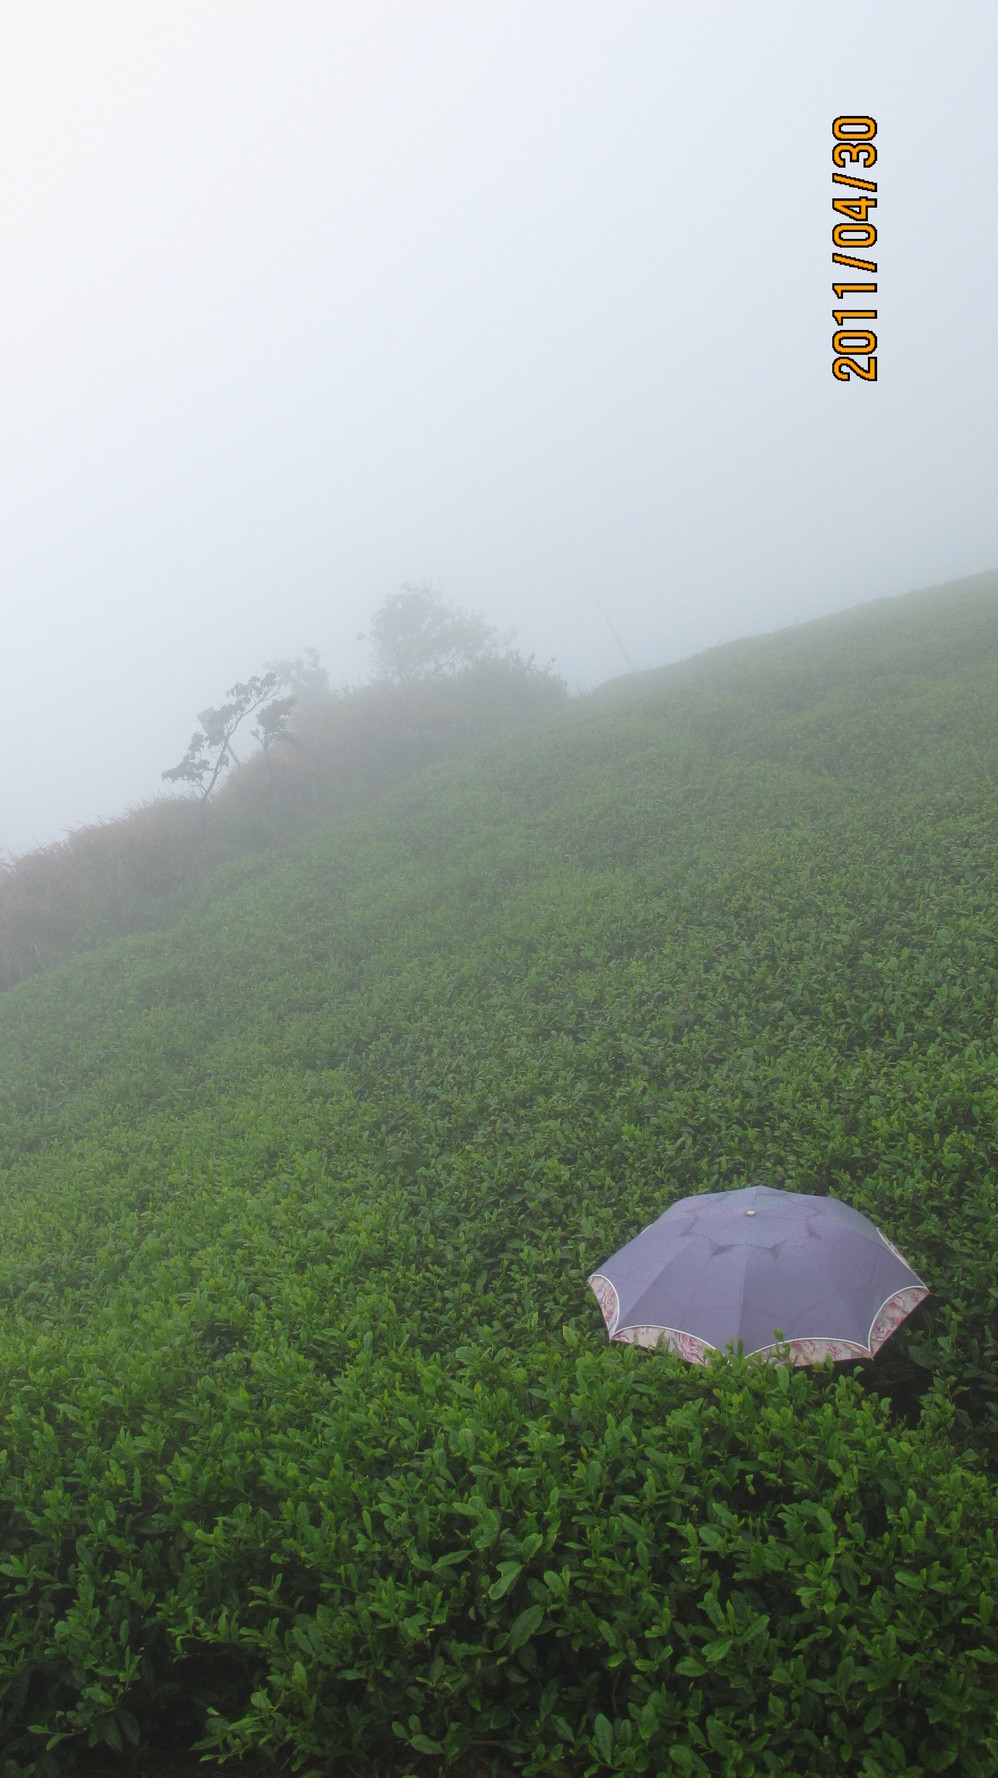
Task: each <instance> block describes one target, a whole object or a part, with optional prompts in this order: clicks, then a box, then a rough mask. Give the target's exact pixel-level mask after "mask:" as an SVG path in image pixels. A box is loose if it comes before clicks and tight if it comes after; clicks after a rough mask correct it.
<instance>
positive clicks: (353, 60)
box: [0, 0, 998, 854]
mask: <svg viewBox="0 0 998 1778" xmlns="http://www.w3.org/2000/svg"><path fill="white" fill-rule="evenodd" d="M0 44H2V54H0V152H2V158H3V166H4V169H5V172H4V175H3V180H2V183H0V205H2V218H0V220H2V238H3V240H4V243H5V269H4V276H3V279H2V280H0V321H2V327H3V337H4V339H5V341H6V344H7V350H6V352H5V353H4V355H3V370H2V378H3V384H2V403H0V453H2V471H3V489H4V498H3V501H2V505H0V552H2V562H3V570H4V572H3V585H4V597H5V618H6V622H5V631H6V635H7V637H8V638H9V646H8V649H7V656H6V658H7V664H8V674H7V688H6V690H7V719H8V734H9V736H10V737H11V742H10V744H9V746H8V753H7V771H6V774H5V784H4V795H3V799H2V806H0V846H3V847H5V848H7V849H9V850H10V851H11V852H12V853H14V854H17V853H20V852H23V851H25V850H27V849H28V848H30V847H32V846H34V845H36V844H44V843H47V842H49V841H51V840H53V839H56V838H59V837H60V836H61V835H62V834H64V833H65V832H66V831H68V830H71V829H72V828H75V827H77V826H79V825H81V824H83V823H86V822H89V821H92V820H95V819H98V818H100V817H104V816H111V815H113V814H115V813H118V812H120V811H121V810H123V809H124V808H126V807H127V806H129V805H130V804H131V803H133V802H134V801H136V800H138V799H141V798H146V797H150V796H153V795H156V794H158V793H159V792H160V791H161V790H162V788H163V787H162V784H161V780H160V773H161V771H162V770H163V769H164V768H165V767H167V766H170V765H172V764H174V763H175V761H176V760H177V759H179V757H180V756H181V754H182V752H183V749H184V747H185V745H186V743H187V740H188V738H189V736H190V734H191V732H192V729H193V728H194V726H195V721H196V713H197V711H198V710H200V709H203V708H204V707H206V706H207V705H210V704H214V703H217V702H218V701H219V700H220V699H221V698H222V697H223V695H224V692H225V690H226V688H227V687H228V686H229V685H231V684H232V683H233V682H234V681H236V680H238V679H245V678H247V677H248V676H249V675H250V674H253V673H256V672H259V671H260V670H261V669H262V667H263V664H264V663H265V662H266V661H267V660H269V659H272V658H274V657H279V656H288V655H295V654H299V653H301V651H302V649H303V648H304V647H306V646H309V645H312V646H315V647H317V648H318V649H319V650H320V653H321V656H322V661H323V664H324V665H325V666H326V667H327V668H328V670H329V673H330V678H331V680H332V682H333V684H334V685H340V684H344V683H348V682H354V683H355V682H358V681H360V680H362V679H364V678H366V677H368V676H369V673H370V661H369V656H368V653H367V650H366V646H365V644H364V643H363V642H361V641H359V640H358V636H359V635H360V634H361V633H362V632H365V631H366V629H367V627H368V625H369V622H370V618H371V614H372V613H373V612H374V611H375V610H376V609H377V608H378V606H379V605H380V604H381V603H382V601H383V600H384V598H385V597H386V596H387V595H388V594H390V593H393V592H395V591H397V590H398V588H399V586H400V585H401V584H402V583H412V582H417V581H421V580H423V579H430V580H432V582H433V584H434V585H435V586H436V587H437V588H438V590H439V592H440V593H441V595H442V596H443V597H444V598H445V599H446V600H448V601H450V602H452V603H453V604H455V605H458V606H460V607H462V608H464V609H467V610H472V611H477V612H481V613H482V614H483V615H484V617H485V618H486V619H487V621H488V622H489V623H490V624H493V625H495V626H497V627H498V628H499V629H501V630H503V631H506V630H513V631H515V633H516V640H517V645H518V647H519V648H520V649H521V650H522V651H523V652H524V653H528V654H533V655H535V656H536V658H537V659H538V660H539V661H546V660H548V659H551V658H553V659H554V661H555V663H556V665H557V668H558V671H559V672H560V673H561V674H562V675H563V676H564V677H565V678H566V679H567V680H568V681H569V683H570V684H571V685H572V686H573V687H576V688H580V689H585V688H588V687H590V686H593V685H595V684H596V683H598V682H599V681H601V680H603V679H606V678H608V677H611V676H614V675H616V674H619V673H621V672H623V671H626V670H628V669H629V668H631V667H635V668H643V667H652V666H658V665H661V664H664V663H666V662H668V661H671V660H676V659H680V658H682V657H684V656H686V655H689V654H692V653H695V652H698V651H699V650H702V649H704V648H707V647H710V646H712V645H714V644H716V643H719V642H722V641H725V640H728V639H733V638H735V637H740V636H744V635H748V634H754V633H759V632H761V631H766V630H771V629H775V628H779V627H782V626H784V625H787V624H793V623H798V622H802V621H805V620H807V619H809V618H812V617H817V616H822V615H825V614H827V613H829V612H831V611H835V610H840V609H844V608H846V607H848V606H851V605H856V604H858V603H861V602H863V601H865V600H869V599H874V598H880V597H884V596H892V595H895V594H901V593H904V592H906V591H908V590H910V589H912V588H915V587H918V586H925V585H931V584H936V583H939V582H942V581H946V580H951V579H955V578H958V577H960V576H962V575H968V574H972V573H976V572H979V571H980V570H982V569H986V568H990V567H994V566H996V565H998V502H996V501H995V498H994V491H993V458H994V447H993V433H994V418H993V407H994V398H995V391H996V370H998V344H996V338H995V329H994V322H993V317H994V314H995V312H996V309H998V292H996V245H995V230H994V217H995V214H996V212H998V171H996V169H998V113H996V110H995V106H994V99H993V90H992V88H993V69H994V67H995V65H996V63H998V11H996V9H995V8H994V6H993V5H992V4H989V3H985V0H980V3H976V0H972V3H968V0H962V3H961V0H952V3H951V4H950V5H948V6H947V7H946V8H942V7H939V6H935V5H927V4H925V5H921V4H918V3H913V0H904V3H903V4H902V3H901V0H896V3H882V4H881V5H880V6H878V7H877V8H876V10H875V11H873V10H872V9H868V10H867V11H866V12H865V13H864V14H863V18H862V24H861V26H858V25H856V24H854V23H852V22H850V17H849V15H847V14H845V13H843V12H842V10H841V8H832V7H829V6H823V5H811V6H807V7H802V6H801V5H800V4H799V3H790V0H780V3H772V0H756V3H754V4H753V5H752V6H751V7H732V6H731V5H729V4H719V3H717V0H690V3H689V4H686V3H681V0H657V3H655V4H643V3H640V0H634V3H627V0H624V3H622V4H617V3H614V4H610V3H609V0H604V3H602V4H592V3H588V0H546V3H545V0H540V3H538V0H524V3H519V0H501V3H499V0H480V3H479V4H476V5H474V6H467V5H462V4H459V3H457V0H453V3H447V0H423V3H422V4H420V5H419V6H412V5H405V4H402V3H395V4H392V3H387V0H365V4H364V5H362V6H361V5H357V4H355V3H354V0H350V3H349V4H345V3H344V4H337V3H330V0H326V3H322V4H318V3H311V0H290V3H283V0H282V3H281V4H277V0H239V3H238V4H237V3H236V0H198V3H197V4H190V3H180V4H177V3H176V0H171V3H170V4H169V5H165V4H163V5H160V4H156V3H153V0H145V3H144V4H143V5H142V6H141V7H127V6H125V5H122V4H114V3H109V0H93V3H92V4H90V5H88V6H87V7H86V8H79V7H76V6H74V5H71V4H68V3H67V4H56V3H50V0H32V3H31V4H10V5H8V6H6V7H5V9H4V14H3V20H2V22H0ZM843 113H863V114H869V115H872V116H874V117H875V118H876V120H877V129H878V133H877V148H878V160H877V168H876V178H877V182H878V194H877V195H878V207H877V210H876V214H875V221H876V224H877V229H878V244H877V249H876V258H877V260H878V263H879V273H878V294H877V298H876V305H877V310H878V321H877V323H876V327H877V333H878V340H879V350H878V361H879V363H878V380H877V382H876V384H874V385H863V384H858V383H856V382H850V383H848V384H846V385H841V384H839V383H836V382H835V381H834V380H833V378H832V375H831V364H832V356H833V354H832V348H831V335H832V331H833V322H832V318H831V311H832V307H833V299H832V292H831V280H832V275H833V274H832V266H831V252H832V246H831V227H832V223H833V221H834V220H835V219H834V218H833V215H832V211H831V198H832V185H831V173H832V164H831V147H832V128H831V126H832V120H833V118H834V117H835V116H837V115H840V114H843Z"/></svg>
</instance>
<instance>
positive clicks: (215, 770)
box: [162, 672, 295, 803]
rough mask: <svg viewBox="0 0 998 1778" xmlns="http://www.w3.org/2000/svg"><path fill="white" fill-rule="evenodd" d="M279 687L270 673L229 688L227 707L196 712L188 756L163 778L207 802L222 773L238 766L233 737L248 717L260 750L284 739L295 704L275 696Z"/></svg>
mask: <svg viewBox="0 0 998 1778" xmlns="http://www.w3.org/2000/svg"><path fill="white" fill-rule="evenodd" d="M280 683H281V681H280V680H279V678H278V676H277V674H276V673H273V672H271V673H264V674H262V675H255V676H254V677H253V678H252V679H247V680H246V681H245V682H244V683H240V684H239V685H232V686H230V687H229V690H228V691H227V692H226V694H225V695H226V697H227V698H228V700H229V702H228V703H226V704H221V705H220V706H219V707H218V709H214V708H212V709H208V710H201V711H199V712H198V721H199V722H200V724H201V727H200V728H199V729H195V731H194V733H193V735H192V736H191V739H190V744H189V746H188V748H187V752H186V753H185V754H184V757H183V759H182V760H181V761H180V764H179V765H175V766H170V768H169V770H168V771H165V772H163V773H162V776H163V777H164V778H169V779H171V780H172V781H173V783H175V784H177V783H186V784H190V785H192V786H193V788H194V789H195V790H196V792H197V794H198V796H199V797H200V798H201V801H202V802H203V803H205V802H207V801H208V798H209V797H210V795H211V793H212V791H213V790H214V788H215V785H216V784H217V783H218V780H219V778H220V777H221V775H222V773H223V772H224V771H227V770H228V767H229V766H230V764H232V762H233V761H234V762H235V764H236V765H239V763H240V761H239V756H238V754H237V753H236V751H235V748H234V747H233V745H232V737H233V735H234V734H235V732H236V730H237V729H238V728H239V726H240V724H241V723H242V722H244V721H245V720H246V718H247V717H248V716H254V715H255V716H256V720H257V726H256V727H255V728H254V730H253V735H254V737H255V739H256V740H257V741H259V742H260V745H261V746H262V747H271V746H272V745H273V743H274V742H275V741H278V740H281V739H283V738H284V737H285V735H286V728H287V721H288V717H289V715H290V713H291V708H292V706H293V704H294V701H295V700H294V697H293V696H288V697H279V696H276V695H275V693H276V692H277V688H278V686H279V685H280Z"/></svg>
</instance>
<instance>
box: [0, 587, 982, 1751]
mask: <svg viewBox="0 0 998 1778" xmlns="http://www.w3.org/2000/svg"><path fill="white" fill-rule="evenodd" d="M996 1020H998V576H984V577H979V578H978V579H976V580H974V581H971V582H964V583H960V584H958V585H957V586H956V587H953V588H949V589H942V590H937V591H935V592H932V593H928V594H918V595H911V596H910V597H908V598H905V599H900V600H894V601H889V602H883V603H879V604H876V605H873V606H870V607H863V608H861V609H859V610H857V611H854V612H852V613H848V614H846V615H845V616H843V617H838V618H834V619H828V620H825V621H823V622H821V623H816V624H810V625H807V626H804V627H802V628H800V629H798V630H793V631H788V632H784V633H782V634H780V635H776V636H771V637H766V638H761V639H757V640H755V641H753V642H751V643H745V644H741V645H736V646H733V647H730V648H725V649H721V650H717V651H713V652H711V653H710V654H708V655H706V656H703V657H700V659H698V660H696V661H694V662H691V663H687V664H686V665H684V666H683V667H681V668H676V669H671V670H663V671H662V672H660V673H655V674H646V675H641V676H639V677H637V678H636V679H634V680H630V681H627V682H624V683H621V684H620V685H619V686H617V687H609V688H606V689H605V691H604V692H603V694H602V695H601V696H600V697H598V698H593V699H588V700H584V701H583V700H578V701H576V702H575V703H573V704H572V705H570V706H569V707H567V708H565V709H563V710H561V711H559V712H556V713H554V714H552V715H550V716H545V717H543V718H542V719H540V720H539V721H538V722H537V723H535V724H533V725H532V726H530V727H527V728H523V729H521V730H520V731H519V732H517V733H516V734H513V735H509V736H506V737H505V738H499V739H495V738H493V739H492V740H491V741H489V742H488V744H487V745H483V746H482V747H480V748H479V749H477V750H475V751H473V752H472V753H470V754H468V755H467V756H466V757H463V758H461V759H455V760H452V761H450V762H446V763H443V764H440V765H437V766H435V767H432V768H430V769H425V770H422V771H420V772H418V773H416V774H415V775H414V776H413V777H411V778H410V779H409V780H408V781H407V782H405V783H403V784H401V785H398V786H397V787H396V788H394V789H393V790H391V791H390V792H388V794H387V795H385V796H384V797H383V798H382V799H381V800H380V801H378V802H377V803H376V804H372V806H370V807H368V808H365V809H359V810H353V811H348V812H345V813H343V814H341V815H339V816H337V817H336V818H335V819H333V820H330V821H327V822H325V823H324V824H323V825H320V826H318V827H316V828H315V830H314V831H313V832H311V833H310V834H308V835H307V836H305V837H304V838H302V839H300V840H299V841H297V842H296V843H294V844H289V845H288V846H286V847H285V848H283V849H281V850H271V851H269V852H267V853H264V854H261V855H260V856H258V857H256V858H254V859H248V860H245V861H243V862H239V863H233V864H229V865H226V866H224V867H222V868H221V869H219V870H218V871H216V872H215V873H214V875H212V876H211V877H210V878H209V879H208V880H207V882H206V883H205V885H204V886H203V887H202V888H201V889H200V890H199V891H198V892H197V894H196V896H194V897H193V898H192V901H191V905H190V906H189V908H188V909H187V911H186V912H185V914H184V916H183V917H182V918H181V919H179V920H176V921H174V923H173V924H171V925H169V926H167V927H165V928H163V929H161V930H158V931H155V932H146V933H143V934H141V935H139V936H133V937H131V938H125V939H122V940H120V941H118V942H116V943H112V944H108V945H106V946H105V947H104V948H102V949H100V950H97V951H94V952H93V953H91V954H90V955H87V956H83V957H78V958H76V959H74V960H71V961H68V962H66V963H64V964H62V965H59V966H57V967H53V968H51V969H49V970H47V971H46V972H44V973H42V974H39V975H36V976H35V977H34V978H33V979H30V980H27V981H24V982H21V983H20V984H19V985H18V986H16V987H14V988H12V989H11V990H10V991H9V992H8V993H7V994H5V995H4V996H3V997H2V999H0V1080H2V1082H3V1092H2V1105H0V1145H2V1146H0V1159H2V1169H0V1312H2V1341H0V1365H2V1422H3V1423H2V1427H0V1586H2V1590H3V1611H2V1614H0V1774H2V1778H28V1775H29V1774H39V1775H44V1778H56V1775H61V1774H63V1773H70V1772H74V1771H78V1772H81V1773H98V1772H99V1773H101V1774H111V1773H117V1772H121V1773H125V1772H145V1771H146V1770H148V1769H149V1767H148V1764H147V1762H148V1760H149V1759H150V1756H151V1755H153V1754H158V1755H162V1753H163V1752H164V1750H172V1753H173V1756H174V1758H175V1759H176V1762H177V1764H176V1770H177V1772H178V1773H179V1772H181V1771H182V1772H184V1773H193V1772H194V1771H196V1770H197V1769H198V1760H199V1758H200V1757H201V1756H202V1755H207V1756H208V1758H209V1761H217V1760H222V1759H227V1758H229V1757H231V1756H236V1755H239V1754H245V1755H247V1756H252V1758H253V1760H254V1761H257V1760H258V1759H259V1758H260V1757H261V1756H267V1755H269V1756H272V1757H273V1759H274V1760H275V1761H277V1762H278V1765H279V1767H280V1768H281V1769H284V1770H288V1771H291V1770H295V1771H299V1772H303V1773H304V1772H314V1773H321V1774H323V1775H324V1778H325V1775H326V1774H330V1773H332V1772H333V1771H337V1772H344V1773H357V1774H361V1773H374V1772H377V1773H379V1774H382V1775H383V1778H384V1775H386V1774H389V1773H391V1774H409V1773H411V1774H416V1773H426V1774H430V1773H437V1772H440V1771H442V1770H445V1769H447V1768H448V1767H453V1769H454V1770H455V1772H456V1773H460V1774H462V1775H464V1774H472V1773H475V1774H478V1773H485V1772H489V1771H495V1772H496V1773H501V1774H514V1773H515V1774H521V1773H522V1774H525V1775H530V1778H532V1775H538V1774H550V1775H552V1778H559V1775H561V1778H577V1775H578V1778H581V1775H582V1774H587V1773H594V1774H598V1773H601V1772H606V1773H634V1774H641V1773H648V1774H671V1773H676V1774H677V1775H679V1778H687V1775H690V1778H693V1775H705V1774H710V1775H712V1778H715V1775H716V1778H720V1775H724V1778H750V1775H753V1774H791V1775H793V1778H826V1775H827V1778H832V1775H834V1778H842V1775H855V1778H899V1775H904V1774H910V1775H911V1778H918V1775H920V1774H922V1773H934V1772H943V1771H949V1772H952V1773H955V1774H960V1775H964V1774H966V1775H967V1778H992V1774H993V1773H994V1771H995V1770H996V1769H998V1622H996V1619H995V1616H994V1600H995V1594H996V1591H998V1543H996V1537H998V1493H996V1483H998V1265H996V1258H995V1246H996V1235H998V1202H996V1192H998V1048H996V1042H995V1038H996ZM756 1180H759V1181H763V1182H765V1183H768V1184H772V1185H777V1186H786V1187H788V1188H790V1189H792V1190H795V1191H807V1192H814V1193H832V1194H834V1195H836V1196H840V1197H843V1198H846V1199H848V1201H849V1202H851V1203H853V1204H855V1205H856V1206H857V1207H858V1208H860V1209H861V1210H863V1211H865V1212H866V1213H867V1214H869V1215H870V1216H872V1217H873V1219H874V1220H875V1221H876V1222H877V1223H878V1224H879V1225H880V1226H881V1227H882V1228H883V1229H884V1230H885V1232H886V1233H887V1234H888V1235H889V1236H890V1237H891V1239H892V1240H893V1241H894V1242H895V1243H896V1244H897V1245H898V1246H899V1247H900V1249H901V1251H902V1252H903V1253H904V1254H905V1255H906V1257H907V1258H908V1259H909V1260H910V1261H911V1263H912V1264H913V1265H914V1266H915V1268H916V1270H918V1272H919V1273H920V1274H921V1275H922V1276H923V1277H924V1279H925V1280H926V1282H927V1284H928V1285H929V1287H930V1290H931V1292H932V1295H931V1297H930V1299H929V1301H928V1303H927V1304H926V1305H924V1306H923V1308H922V1309H921V1310H920V1311H919V1312H918V1313H917V1315H916V1316H915V1317H913V1318H912V1320H911V1321H910V1322H908V1323H906V1324H905V1325H904V1326H903V1327H902V1328H901V1329H900V1330H899V1331H898V1333H897V1334H896V1335H895V1336H894V1338H893V1339H892V1340H891V1341H890V1342H889V1344H888V1346H887V1347H886V1348H885V1349H884V1351H883V1353H882V1355H881V1356H880V1358H879V1359H878V1360H877V1361H876V1363H875V1364H873V1365H870V1366H859V1365H856V1366H844V1367H839V1368H838V1369H835V1368H832V1367H831V1366H826V1367H824V1368H820V1369H817V1370H811V1371H809V1370H795V1371H791V1370H788V1369H786V1368H785V1367H784V1368H780V1367H767V1366H762V1365H758V1364H752V1363H749V1362H746V1361H745V1360H740V1359H737V1358H735V1359H733V1360H732V1361H731V1362H727V1363H718V1364H716V1365H714V1366H713V1367H711V1368H709V1369H696V1368H692V1367H687V1366H685V1365H684V1364H682V1363H681V1362H680V1361H679V1360H678V1359H675V1358H673V1357H671V1356H668V1355H664V1354H657V1353H649V1352H643V1351H640V1350H635V1349H633V1348H627V1347H620V1346H610V1345H609V1344H608V1342H607V1339H606V1333H605V1329H604V1325H603V1321H602V1317H601V1315H600V1312H599V1309H598V1306H597V1304H596V1300H595V1298H594V1297H593V1295H592V1293H591V1292H590V1291H589V1290H588V1288H587V1286H586V1276H587V1274H588V1272H590V1271H591V1270H593V1269H594V1268H595V1267H596V1266H597V1265H598V1264H599V1262H600V1261H601V1260H603V1259H605V1258H606V1257H607V1256H608V1255H609V1254H610V1253H611V1252H612V1251H613V1250H614V1249H615V1248H616V1247H618V1246H620V1245H621V1244H622V1243H623V1241H625V1240H627V1239H628V1238H629V1237H630V1236H631V1235H633V1234H635V1233H637V1231H638V1230H639V1229H640V1228H641V1227H642V1226H643V1225H644V1224H645V1223H646V1222H648V1221H650V1220H651V1219H652V1218H653V1217H654V1216H656V1215H657V1214H658V1213H659V1212H660V1211H661V1210H663V1209H664V1208H665V1207H666V1206H667V1205H668V1204H669V1203H671V1202H672V1201H673V1200H674V1199H675V1198H677V1197H680V1196H682V1195H683V1194H684V1193H688V1192H699V1191H709V1190H719V1189H723V1188H724V1187H726V1186H737V1185H743V1184H746V1183H750V1182H752V1181H756ZM201 1769H207V1770H210V1769H211V1764H209V1765H208V1766H207V1767H203V1768H201ZM256 1769H257V1767H256V1764H254V1765H253V1770H254V1771H255V1770H256Z"/></svg>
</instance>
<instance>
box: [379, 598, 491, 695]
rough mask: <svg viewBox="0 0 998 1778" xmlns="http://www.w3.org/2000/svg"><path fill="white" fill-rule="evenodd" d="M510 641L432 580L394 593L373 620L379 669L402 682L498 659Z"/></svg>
mask: <svg viewBox="0 0 998 1778" xmlns="http://www.w3.org/2000/svg"><path fill="white" fill-rule="evenodd" d="M363 639H364V638H363V637H361V638H360V640H361V641H363ZM511 640H512V637H511V636H501V635H500V634H499V631H498V630H496V629H494V628H493V627H492V625H491V624H487V623H486V622H485V619H484V618H483V617H480V616H478V615H477V613H474V612H467V611H458V610H456V609H455V608H454V606H452V605H447V604H445V602H444V600H443V599H441V597H440V595H439V594H438V593H437V592H435V591H434V588H433V585H432V583H431V582H430V581H428V580H424V581H421V582H420V584H419V586H409V585H404V586H403V587H402V589H401V591H400V592H397V593H389V595H388V597H387V599H386V600H385V602H384V604H383V605H382V607H381V609H380V610H379V611H376V612H375V614H374V616H373V618H372V619H371V634H370V641H371V644H372V649H373V653H374V662H375V672H376V674H377V677H378V678H379V679H390V680H392V681H394V683H395V684H397V685H404V684H407V683H409V682H410V681H411V680H414V679H440V678H443V677H445V676H447V675H449V674H453V673H460V672H461V671H462V670H463V669H464V668H466V667H469V666H471V665H472V664H473V663H474V662H476V661H482V660H497V659H499V658H500V656H501V654H502V651H503V650H504V649H505V648H506V647H507V646H508V644H509V642H510V641H511Z"/></svg>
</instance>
